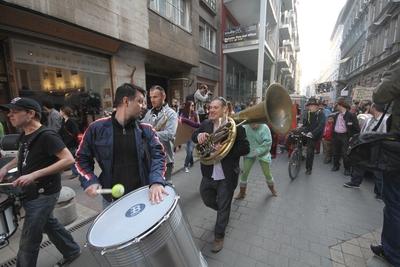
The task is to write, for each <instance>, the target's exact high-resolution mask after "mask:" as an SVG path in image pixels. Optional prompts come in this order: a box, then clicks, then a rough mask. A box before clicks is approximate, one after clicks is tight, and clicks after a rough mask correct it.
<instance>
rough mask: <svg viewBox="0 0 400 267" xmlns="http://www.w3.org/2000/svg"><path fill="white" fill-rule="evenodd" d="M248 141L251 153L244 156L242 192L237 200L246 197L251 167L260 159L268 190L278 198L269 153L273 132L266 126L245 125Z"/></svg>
mask: <svg viewBox="0 0 400 267" xmlns="http://www.w3.org/2000/svg"><path fill="white" fill-rule="evenodd" d="M244 128H245V129H246V135H247V140H249V143H250V153H249V154H247V155H246V156H244V161H243V173H242V175H241V176H240V192H239V194H238V195H237V196H236V197H235V199H243V198H244V197H245V196H246V187H247V178H248V176H249V173H250V170H251V167H252V166H253V164H254V162H255V161H256V160H257V159H258V161H259V162H260V165H261V169H262V171H263V173H264V176H265V180H266V182H267V185H268V188H269V190H270V191H271V193H272V195H273V196H275V197H276V196H277V195H278V194H277V192H276V190H275V187H274V178H273V177H272V174H271V170H270V168H269V164H270V162H271V154H270V153H269V151H270V149H271V144H272V137H271V131H270V130H269V128H268V126H267V125H265V124H256V123H252V124H250V125H245V126H244Z"/></svg>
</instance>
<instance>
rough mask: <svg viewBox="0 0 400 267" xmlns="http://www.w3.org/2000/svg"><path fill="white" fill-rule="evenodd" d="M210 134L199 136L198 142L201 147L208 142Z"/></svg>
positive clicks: (200, 134)
mask: <svg viewBox="0 0 400 267" xmlns="http://www.w3.org/2000/svg"><path fill="white" fill-rule="evenodd" d="M209 135H210V134H208V133H199V134H198V135H197V142H198V143H199V144H200V145H201V144H203V143H204V142H205V141H206V140H207V137H208V136H209Z"/></svg>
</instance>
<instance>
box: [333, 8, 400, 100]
mask: <svg viewBox="0 0 400 267" xmlns="http://www.w3.org/2000/svg"><path fill="white" fill-rule="evenodd" d="M344 10H345V20H344V21H345V22H344V28H343V42H342V45H341V55H342V58H341V61H340V62H341V64H340V71H339V79H340V80H342V81H343V82H344V83H345V84H346V85H345V88H344V89H342V90H341V92H340V95H342V96H347V97H348V98H349V99H353V100H370V99H371V98H372V90H373V88H374V87H375V86H376V85H377V84H378V83H379V82H380V78H381V76H382V74H383V72H384V71H385V70H386V69H387V68H388V67H389V66H390V64H391V63H393V62H394V61H395V60H396V59H398V58H399V56H400V33H399V29H400V28H399V27H400V20H399V13H400V3H399V2H398V1H394V0H358V1H348V2H347V3H346V6H345V7H344Z"/></svg>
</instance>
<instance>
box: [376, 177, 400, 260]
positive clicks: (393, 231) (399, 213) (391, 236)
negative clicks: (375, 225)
mask: <svg viewBox="0 0 400 267" xmlns="http://www.w3.org/2000/svg"><path fill="white" fill-rule="evenodd" d="M382 177H383V187H382V197H383V202H384V203H385V208H384V209H383V227H382V236H381V239H382V246H383V250H384V252H385V256H386V258H387V259H388V260H389V262H390V263H391V264H393V265H394V266H400V172H399V171H393V172H383V173H382Z"/></svg>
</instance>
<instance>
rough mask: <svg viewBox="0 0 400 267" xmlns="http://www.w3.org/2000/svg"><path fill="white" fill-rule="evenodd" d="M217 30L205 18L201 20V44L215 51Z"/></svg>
mask: <svg viewBox="0 0 400 267" xmlns="http://www.w3.org/2000/svg"><path fill="white" fill-rule="evenodd" d="M216 35H217V34H216V31H215V30H214V29H213V28H212V27H211V26H210V25H209V24H208V23H207V22H205V21H204V20H202V19H200V22H199V36H200V46H201V47H204V48H205V49H207V50H210V51H211V52H214V53H215V43H216Z"/></svg>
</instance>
